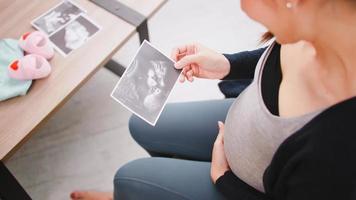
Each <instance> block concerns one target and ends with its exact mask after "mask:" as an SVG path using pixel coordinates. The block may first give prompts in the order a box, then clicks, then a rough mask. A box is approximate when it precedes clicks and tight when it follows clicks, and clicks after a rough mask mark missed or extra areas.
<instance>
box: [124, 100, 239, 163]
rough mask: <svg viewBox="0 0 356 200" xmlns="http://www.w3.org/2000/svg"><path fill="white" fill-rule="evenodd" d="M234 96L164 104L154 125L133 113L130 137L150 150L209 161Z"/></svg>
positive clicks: (130, 123)
mask: <svg viewBox="0 0 356 200" xmlns="http://www.w3.org/2000/svg"><path fill="white" fill-rule="evenodd" d="M232 102H233V99H222V100H211V101H200V102H189V103H172V104H167V106H166V108H165V110H164V111H163V112H162V115H161V117H160V119H159V120H158V122H157V124H156V126H154V127H152V126H151V125H149V124H147V123H146V122H144V121H143V120H141V119H140V118H138V117H136V116H132V117H131V119H130V122H129V128H130V132H131V135H132V137H133V138H134V139H135V140H136V142H137V143H138V144H140V145H141V146H142V147H143V148H145V149H146V150H147V151H148V152H150V153H152V152H153V153H159V154H164V155H170V156H178V157H182V158H187V159H194V160H203V161H209V160H210V159H211V150H212V147H213V144H214V141H215V138H216V136H217V133H218V124H217V122H218V121H225V118H226V115H227V112H228V109H229V108H230V106H231V104H232Z"/></svg>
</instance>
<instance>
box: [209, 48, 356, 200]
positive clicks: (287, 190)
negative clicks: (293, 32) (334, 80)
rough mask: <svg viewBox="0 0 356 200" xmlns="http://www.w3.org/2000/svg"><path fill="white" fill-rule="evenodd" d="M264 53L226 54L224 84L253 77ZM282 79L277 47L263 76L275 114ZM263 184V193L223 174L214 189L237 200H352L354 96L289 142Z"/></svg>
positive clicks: (355, 181) (355, 197) (355, 178)
mask: <svg viewBox="0 0 356 200" xmlns="http://www.w3.org/2000/svg"><path fill="white" fill-rule="evenodd" d="M264 50H265V49H258V50H255V51H249V52H241V53H237V54H232V55H225V56H226V57H227V58H228V60H229V62H230V64H231V71H230V74H229V75H228V76H226V77H225V79H237V78H253V74H254V70H255V66H256V64H257V62H258V60H259V58H260V56H261V55H262V53H263V51H264ZM306 73H307V72H306ZM281 80H282V73H281V66H280V45H276V46H275V47H274V49H273V50H272V53H271V54H270V56H269V57H268V59H267V63H266V66H265V68H264V70H263V74H262V96H263V100H264V102H265V104H266V106H267V107H268V109H269V110H270V111H271V112H272V113H273V114H276V115H278V93H279V85H280V83H281ZM276 134H278V133H276ZM263 183H264V188H265V193H261V192H259V191H257V190H255V189H254V188H253V187H251V186H249V185H248V184H246V183H245V182H243V181H242V180H241V179H239V178H238V177H237V176H235V175H234V174H233V173H232V172H231V171H227V172H226V173H225V174H224V175H223V176H221V177H220V178H219V179H218V180H217V182H216V186H217V188H218V189H219V190H220V191H221V192H222V193H223V194H224V196H225V197H226V198H227V199H236V200H319V199H320V200H356V97H353V98H350V99H347V100H344V101H342V102H340V103H337V104H335V105H333V106H331V107H329V108H327V109H326V110H325V111H323V112H322V113H321V114H320V115H318V116H316V117H315V118H314V119H312V120H311V121H310V122H309V123H308V124H306V125H305V126H304V127H302V128H301V129H300V130H298V131H297V132H295V133H294V134H292V135H291V136H290V137H289V138H287V139H286V140H285V141H284V142H283V143H282V144H281V145H280V146H279V148H278V149H277V151H276V152H275V154H274V156H273V159H272V162H271V163H270V165H269V166H268V168H267V169H266V170H265V172H264V177H263Z"/></svg>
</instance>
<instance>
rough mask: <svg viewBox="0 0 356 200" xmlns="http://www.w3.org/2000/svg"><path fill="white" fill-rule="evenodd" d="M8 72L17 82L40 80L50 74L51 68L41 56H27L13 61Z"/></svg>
mask: <svg viewBox="0 0 356 200" xmlns="http://www.w3.org/2000/svg"><path fill="white" fill-rule="evenodd" d="M8 72H9V76H10V77H11V78H14V79H18V80H31V79H40V78H44V77H46V76H48V75H49V74H50V73H51V66H50V64H49V63H48V61H47V60H46V59H45V58H43V57H42V56H39V55H36V54H29V55H26V56H24V57H22V58H20V59H19V60H15V61H13V62H12V63H11V64H10V65H9V67H8Z"/></svg>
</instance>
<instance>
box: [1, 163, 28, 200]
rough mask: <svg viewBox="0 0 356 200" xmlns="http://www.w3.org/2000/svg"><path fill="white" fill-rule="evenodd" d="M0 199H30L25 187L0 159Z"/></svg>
mask: <svg viewBox="0 0 356 200" xmlns="http://www.w3.org/2000/svg"><path fill="white" fill-rule="evenodd" d="M0 199H1V200H17V199H18V200H31V197H30V196H29V195H28V194H27V192H26V191H25V189H24V188H23V187H22V186H21V185H20V183H19V182H18V181H17V180H16V178H15V177H14V176H13V175H12V174H11V172H10V171H9V170H8V169H7V167H6V166H5V165H4V163H3V162H2V161H0Z"/></svg>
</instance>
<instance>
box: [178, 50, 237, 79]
mask: <svg viewBox="0 0 356 200" xmlns="http://www.w3.org/2000/svg"><path fill="white" fill-rule="evenodd" d="M171 58H172V59H173V60H174V61H176V62H177V63H176V64H175V67H176V68H177V69H182V70H183V71H182V75H181V77H180V78H179V81H180V82H182V83H183V82H184V81H185V80H188V81H190V82H193V80H194V77H197V78H206V79H222V78H224V77H225V76H226V75H227V74H228V73H229V72H230V63H229V61H228V60H227V59H226V58H225V56H224V55H222V54H220V53H218V52H215V51H213V50H211V49H209V48H207V47H205V46H203V45H201V44H189V45H183V46H180V47H176V48H174V49H173V51H172V54H171Z"/></svg>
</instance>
